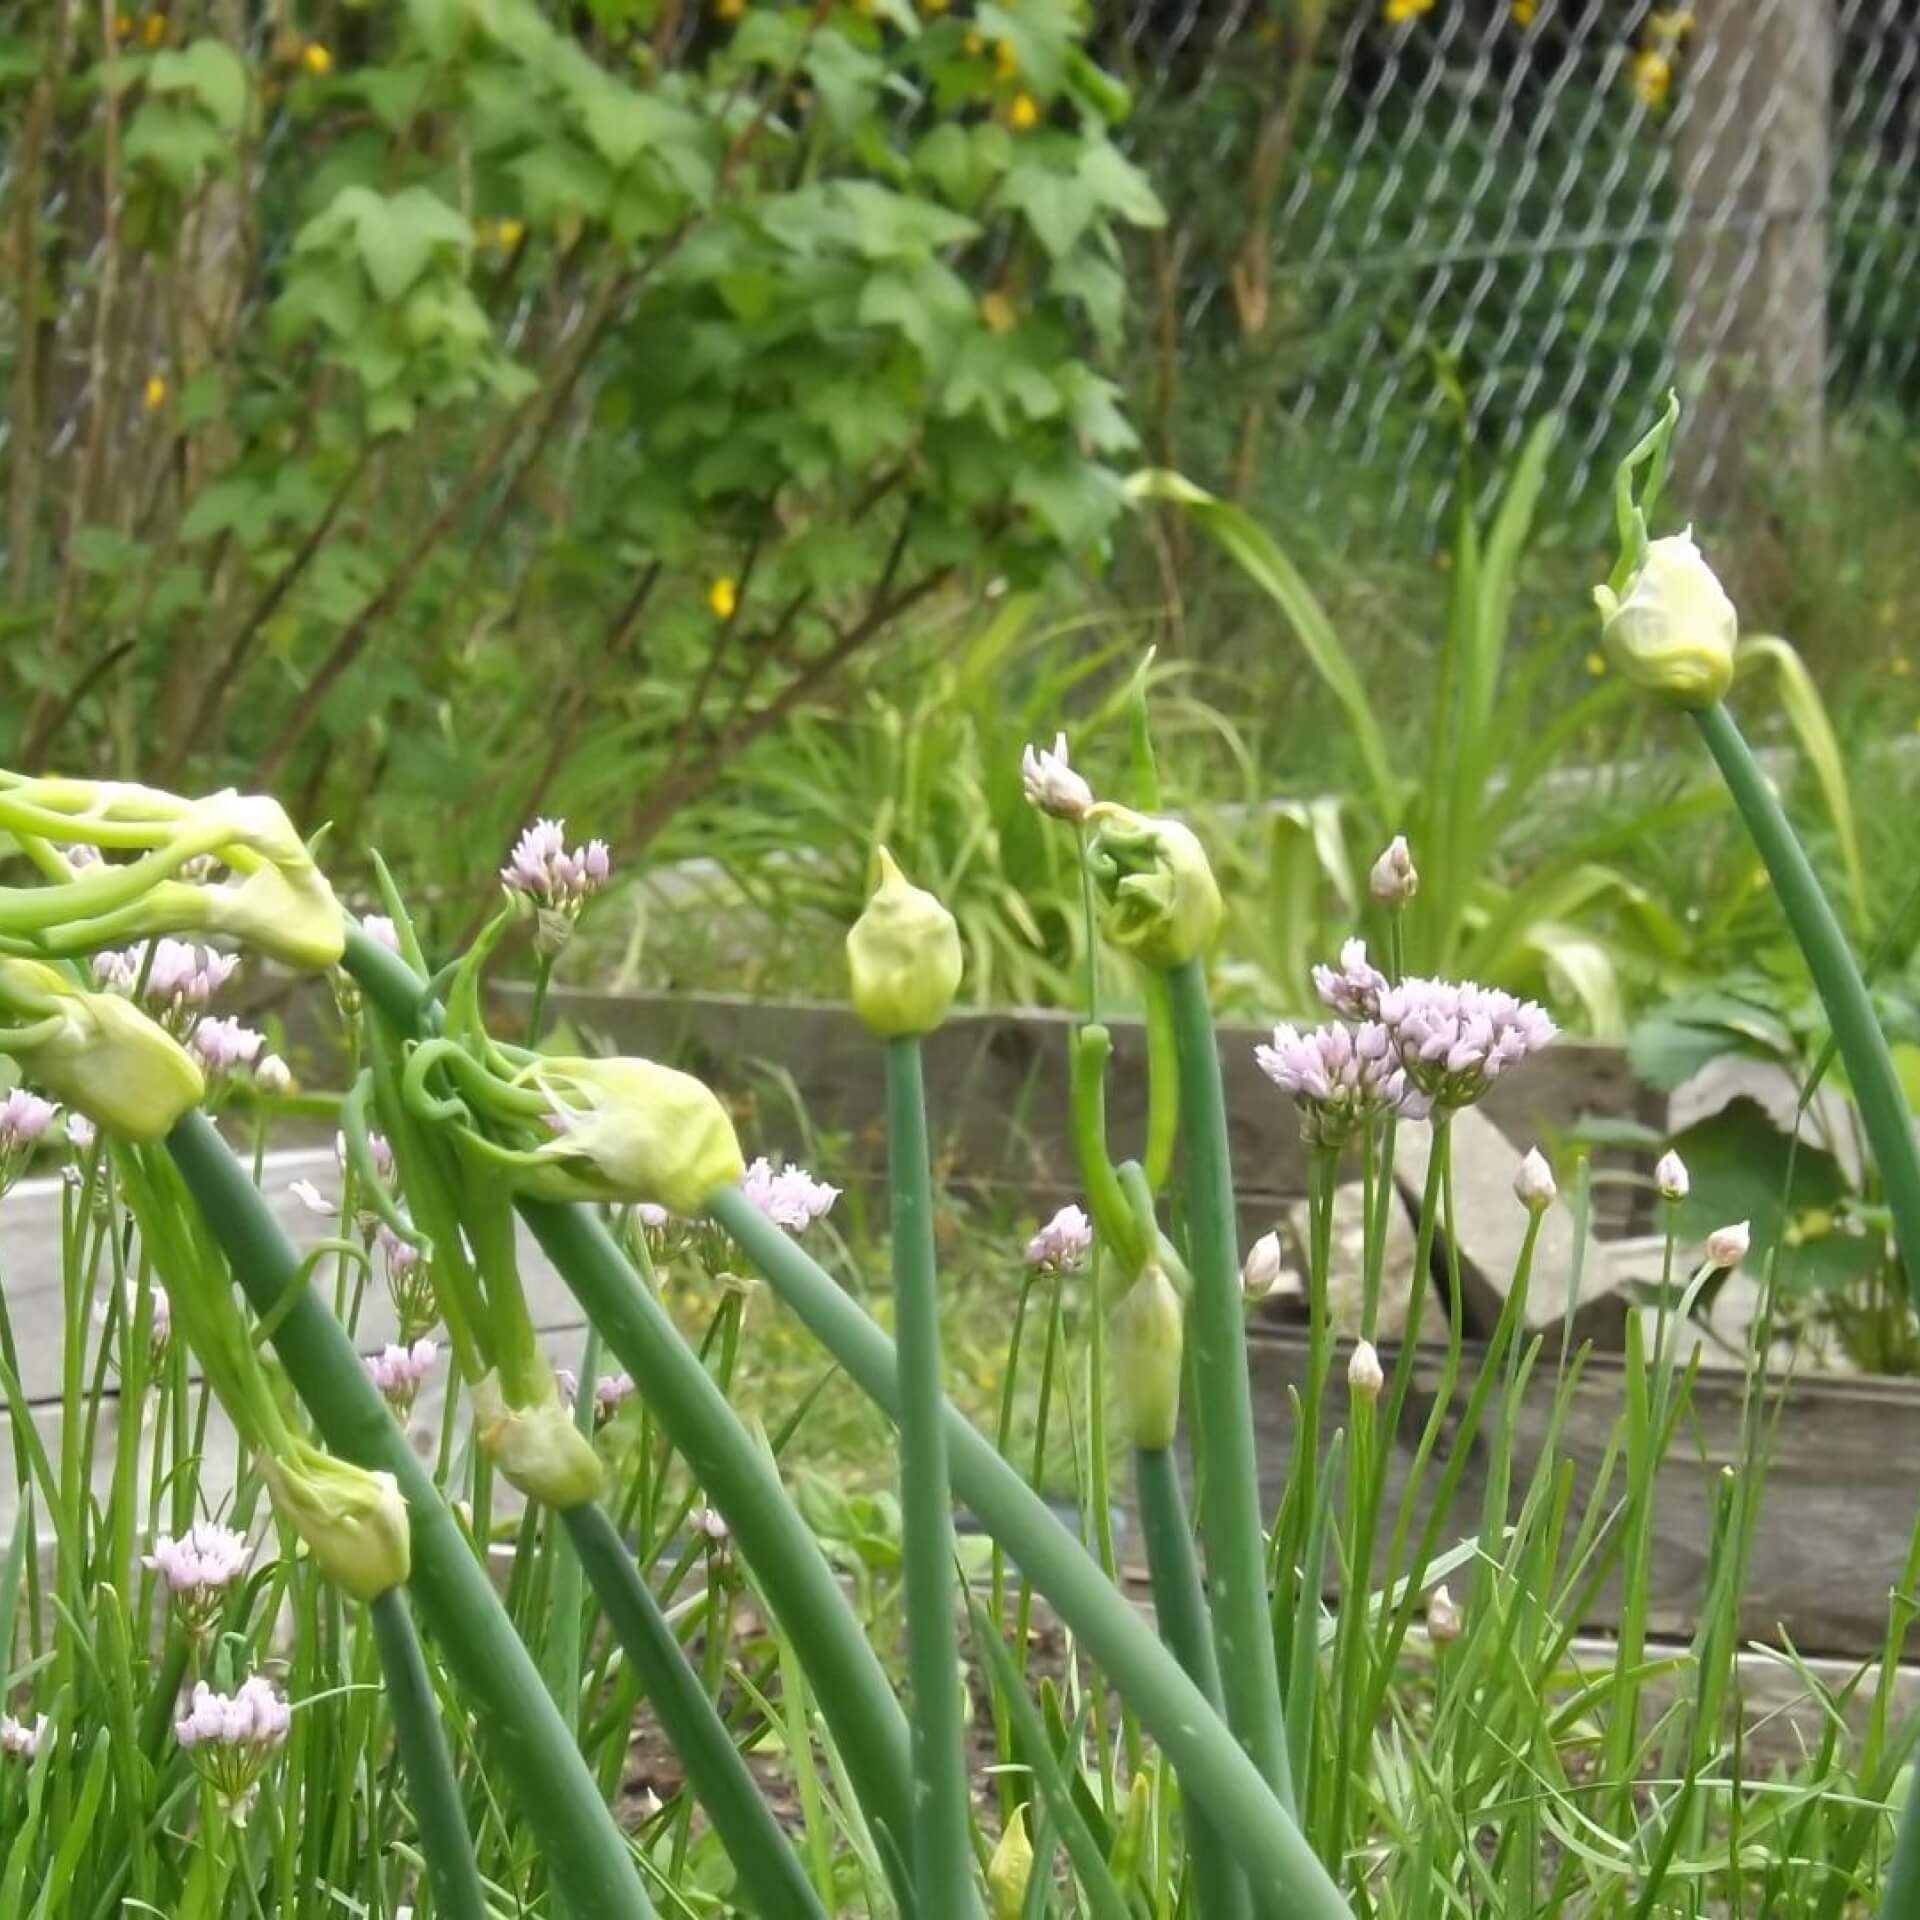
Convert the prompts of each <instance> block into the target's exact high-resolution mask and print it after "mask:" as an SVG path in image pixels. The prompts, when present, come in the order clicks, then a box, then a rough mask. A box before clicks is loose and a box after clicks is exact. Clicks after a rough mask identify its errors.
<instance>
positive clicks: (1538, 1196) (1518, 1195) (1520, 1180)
mask: <svg viewBox="0 0 1920 1920" xmlns="http://www.w3.org/2000/svg"><path fill="white" fill-rule="evenodd" d="M1559 1191H1560V1189H1559V1188H1558V1187H1556V1186H1555V1185H1554V1184H1553V1169H1552V1168H1551V1167H1550V1166H1548V1165H1547V1157H1546V1155H1545V1154H1543V1153H1542V1152H1541V1151H1540V1149H1539V1148H1538V1147H1530V1148H1529V1149H1528V1150H1527V1157H1526V1158H1525V1159H1524V1160H1522V1161H1521V1162H1520V1171H1519V1172H1518V1173H1516V1174H1515V1175H1514V1176H1513V1194H1514V1198H1515V1199H1516V1200H1518V1201H1519V1202H1520V1204H1521V1205H1522V1206H1523V1207H1525V1208H1526V1210H1527V1211H1528V1212H1529V1213H1545V1212H1546V1210H1547V1209H1548V1208H1549V1207H1550V1206H1552V1205H1553V1202H1554V1198H1555V1196H1556V1195H1557V1194H1558V1193H1559Z"/></svg>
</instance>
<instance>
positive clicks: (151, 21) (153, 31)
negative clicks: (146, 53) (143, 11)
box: [140, 13, 167, 47]
mask: <svg viewBox="0 0 1920 1920" xmlns="http://www.w3.org/2000/svg"><path fill="white" fill-rule="evenodd" d="M166 37H167V16H166V15H165V14H164V13H150V14H148V15H147V17H146V18H145V19H144V20H142V21H141V22H140V38H141V39H142V40H144V41H145V42H146V43H147V45H148V46H150V47H157V46H158V45H159V44H160V42H161V41H162V40H164V39H165V38H166Z"/></svg>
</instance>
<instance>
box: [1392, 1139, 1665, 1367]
mask: <svg viewBox="0 0 1920 1920" xmlns="http://www.w3.org/2000/svg"><path fill="white" fill-rule="evenodd" d="M1452 1125H1453V1202H1454V1220H1455V1228H1456V1231H1457V1233H1458V1235H1459V1249H1458V1251H1459V1255H1460V1281H1461V1288H1462V1292H1463V1295H1464V1301H1463V1306H1464V1311H1465V1317H1466V1326H1467V1331H1468V1332H1469V1333H1474V1334H1481V1335H1485V1334H1489V1333H1491V1332H1492V1331H1493V1326H1494V1322H1495V1321H1497V1320H1498V1319H1499V1317H1500V1310H1501V1308H1502V1307H1503V1306H1504V1305H1505V1303H1506V1298H1507V1293H1508V1290H1509V1289H1510V1288H1511V1287H1512V1285H1513V1275H1514V1268H1515V1266H1516V1265H1517V1264H1518V1262H1519V1258H1520V1248H1521V1244H1522V1242H1523V1241H1524V1240H1525V1239H1526V1235H1527V1212H1526V1209H1525V1208H1524V1207H1523V1206H1521V1204H1520V1202H1519V1201H1518V1200H1516V1199H1515V1198H1514V1193H1513V1182H1514V1176H1515V1175H1516V1174H1517V1173H1518V1172H1519V1171H1520V1163H1521V1161H1522V1160H1523V1159H1524V1158H1525V1157H1526V1156H1525V1154H1524V1152H1523V1151H1522V1150H1521V1149H1520V1148H1519V1147H1516V1146H1515V1145H1514V1144H1513V1143H1512V1142H1511V1141H1510V1140H1508V1138H1507V1137H1506V1135H1505V1134H1503V1133H1502V1132H1501V1131H1500V1129H1499V1128H1498V1127H1496V1126H1495V1125H1494V1124H1493V1122H1492V1121H1491V1120H1489V1119H1487V1118H1486V1117H1485V1116H1484V1115H1483V1114H1481V1113H1479V1112H1478V1111H1477V1110H1476V1109H1474V1108H1472V1107H1467V1108H1464V1109H1463V1110H1462V1111H1461V1112H1459V1113H1457V1114H1455V1115H1454V1117H1453V1122H1452ZM1432 1157H1433V1129H1432V1127H1431V1126H1425V1125H1413V1126H1409V1125H1405V1124H1403V1125H1402V1126H1401V1127H1400V1129H1399V1132H1398V1134H1397V1136H1396V1145H1395V1148H1394V1167H1393V1171H1394V1179H1395V1181H1396V1182H1397V1183H1398V1185H1399V1187H1400V1190H1401V1192H1402V1194H1404V1195H1405V1196H1406V1200H1407V1204H1408V1206H1409V1207H1410V1208H1414V1209H1416V1210H1417V1209H1418V1207H1419V1205H1420V1201H1421V1197H1422V1195H1423V1194H1424V1193H1425V1191H1426V1184H1427V1168H1428V1166H1429V1164H1430V1163H1431V1160H1432ZM1442 1224H1443V1225H1444V1222H1443V1223H1442ZM1434 1244H1435V1248H1436V1251H1437V1252H1438V1251H1439V1250H1440V1249H1441V1248H1442V1246H1443V1241H1442V1237H1441V1233H1440V1231H1439V1230H1436V1233H1435V1238H1434ZM1573 1256H1574V1226H1573V1215H1572V1213H1571V1212H1570V1211H1569V1209H1568V1207H1567V1204H1566V1202H1565V1200H1564V1199H1562V1200H1557V1201H1555V1202H1554V1204H1553V1205H1552V1206H1551V1207H1549V1208H1548V1209H1547V1211H1546V1214H1545V1215H1544V1216H1543V1218H1542V1219H1541V1222H1540V1237H1539V1240H1538V1241H1537V1243H1536V1244H1535V1246H1534V1250H1533V1269H1532V1272H1531V1275H1530V1276H1529V1279H1528V1283H1527V1305H1526V1323H1527V1330H1528V1331H1529V1332H1531V1333H1538V1332H1542V1331H1544V1330H1546V1329H1548V1328H1557V1327H1559V1326H1560V1325H1561V1323H1562V1322H1563V1320H1564V1319H1565V1317H1566V1312H1567V1290H1568V1285H1569V1283H1570V1281H1571V1279H1572V1277H1573ZM1626 1314H1627V1302H1626V1298H1625V1295H1624V1294H1623V1292H1622V1291H1621V1286H1620V1278H1619V1276H1618V1275H1617V1274H1616V1273H1615V1271H1614V1269H1613V1263H1612V1261H1611V1259H1610V1258H1609V1257H1608V1254H1607V1250H1606V1248H1605V1247H1603V1246H1602V1245H1601V1244H1600V1242H1599V1241H1597V1240H1595V1239H1594V1238H1593V1236H1592V1235H1591V1234H1589V1235H1588V1236H1587V1244H1586V1248H1585V1255H1584V1260H1583V1264H1582V1270H1581V1274H1580V1298H1579V1300H1578V1302H1577V1303H1576V1305H1575V1309H1574V1317H1573V1331H1574V1337H1575V1338H1576V1339H1581V1340H1585V1339H1591V1340H1592V1341H1593V1342H1594V1343H1595V1344H1596V1346H1598V1347H1600V1348H1601V1349H1603V1350H1615V1349H1618V1348H1620V1347H1621V1346H1623V1345H1624V1344H1625V1340H1626Z"/></svg>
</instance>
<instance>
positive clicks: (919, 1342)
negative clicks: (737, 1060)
mask: <svg viewBox="0 0 1920 1920" xmlns="http://www.w3.org/2000/svg"><path fill="white" fill-rule="evenodd" d="M875 864H876V866H877V867H878V870H879V882H878V884H877V885H876V886H875V887H874V889H873V891H872V893H871V894H870V895H869V896H868V899H867V904H866V906H865V908H864V909H863V910H862V912H861V914H860V917H859V919H858V920H856V921H855V922H854V924H853V926H852V927H851V929H849V931H848V933H847V975H848V980H849V985H850V995H849V997H850V998H851V1000H852V1003H853V1009H854V1011H855V1012H856V1013H857V1014H858V1015H859V1016H860V1018H861V1020H862V1021H863V1022H864V1023H865V1024H866V1026H867V1027H868V1028H869V1029H870V1030H871V1031H872V1032H873V1033H874V1034H876V1035H877V1036H878V1037H879V1038H880V1039H881V1041H882V1042H883V1043H884V1044H885V1048H886V1082H887V1172H888V1200H889V1205H890V1208H891V1213H892V1228H893V1292H894V1303H895V1324H896V1326H897V1328H898V1330H899V1343H900V1358H899V1388H900V1401H901V1422H900V1512H901V1545H902V1555H903V1560H904V1567H905V1571H904V1584H905V1588H906V1611H907V1671H908V1678H909V1683H910V1685H911V1689H912V1700H913V1767H914V1780H913V1884H914V1891H915V1893H916V1895H917V1896H918V1900H919V1907H920V1911H921V1912H922V1913H923V1914H925V1915H927V1916H929V1920H933V1917H934V1916H944V1915H952V1916H954V1920H960V1916H962V1915H967V1914H974V1913H978V1911H979V1901H978V1899H977V1897H976V1895H975V1892H974V1874H973V1832H972V1818H971V1815H972V1805H973V1802H972V1796H971V1794H970V1793H969V1792H968V1788H967V1754H966V1743H965V1733H964V1729H963V1727H962V1725H961V1713H960V1683H959V1668H960V1645H959V1637H958V1635H957V1634H956V1632H955V1630H954V1577H953V1558H954V1543H953V1492H952V1489H951V1487H950V1486H949V1484H948V1480H947V1436H946V1427H945V1424H944V1422H943V1421H942V1419H941V1410H942V1409H943V1408H944V1407H945V1405H946V1390H945V1387H944V1385H943V1383H942V1378H941V1363H940V1294H939V1283H938V1278H937V1276H936V1273H935V1262H934V1251H933V1191H932V1182H931V1174H930V1168H929V1164H928V1162H929V1153H928V1147H927V1098H926V1088H925V1084H924V1076H923V1074H922V1072H921V1061H920V1041H921V1037H922V1035H924V1034H928V1033H931V1032H933V1031H934V1030H935V1029H936V1028H937V1027H938V1026H939V1025H940V1023H941V1021H942V1020H944V1019H945V1018H946V1016H947V1010H948V1009H949V1008H950V1007H951V1006H952V1005H953V996H954V994H955V993H956V991H958V989H959V985H960V974H961V967H962V955H961V950H960V930H959V928H958V926H957V925H956V924H955V922H954V918H953V915H952V914H950V913H949V912H948V911H947V910H946V908H945V907H944V906H942V905H941V904H940V902H939V901H938V900H936V899H935V898H934V896H933V895H932V894H930V893H928V892H927V891H926V890H925V888H923V887H916V886H914V885H913V884H912V883H911V882H910V881H909V880H908V879H907V877H906V876H905V875H904V874H903V873H902V872H901V871H900V869H899V868H898V867H897V866H895V865H894V862H893V856H892V855H891V854H889V853H888V852H887V850H886V848H885V847H880V848H878V849H877V850H876V852H875Z"/></svg>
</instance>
